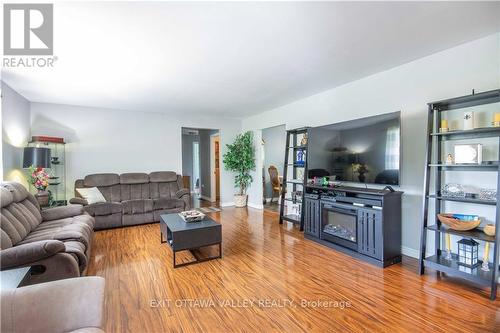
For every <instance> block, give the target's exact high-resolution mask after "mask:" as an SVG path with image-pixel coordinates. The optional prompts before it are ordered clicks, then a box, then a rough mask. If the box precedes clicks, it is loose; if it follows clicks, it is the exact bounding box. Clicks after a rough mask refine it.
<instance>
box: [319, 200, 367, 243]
mask: <svg viewBox="0 0 500 333" xmlns="http://www.w3.org/2000/svg"><path fill="white" fill-rule="evenodd" d="M321 214H322V215H321V217H322V219H321V220H322V228H321V239H323V240H326V241H329V242H332V243H335V244H337V245H341V246H344V247H347V248H350V249H352V250H357V249H358V241H357V235H358V211H357V209H355V208H353V206H352V205H346V204H341V203H335V202H330V201H329V200H321Z"/></svg>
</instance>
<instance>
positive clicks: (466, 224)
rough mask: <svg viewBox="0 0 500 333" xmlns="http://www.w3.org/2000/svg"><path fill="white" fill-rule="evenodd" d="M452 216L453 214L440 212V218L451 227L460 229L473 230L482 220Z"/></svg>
mask: <svg viewBox="0 0 500 333" xmlns="http://www.w3.org/2000/svg"><path fill="white" fill-rule="evenodd" d="M452 216H453V215H452V214H438V219H439V221H441V223H443V224H446V225H447V226H448V227H449V228H450V229H453V230H460V231H466V230H472V229H474V228H477V227H478V226H479V225H480V224H481V220H479V219H478V220H477V221H462V220H459V219H456V218H453V217H452Z"/></svg>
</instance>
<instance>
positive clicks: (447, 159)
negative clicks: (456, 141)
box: [446, 154, 455, 164]
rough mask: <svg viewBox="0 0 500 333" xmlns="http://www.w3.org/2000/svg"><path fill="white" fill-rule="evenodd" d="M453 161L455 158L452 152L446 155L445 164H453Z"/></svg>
mask: <svg viewBox="0 0 500 333" xmlns="http://www.w3.org/2000/svg"><path fill="white" fill-rule="evenodd" d="M453 163H455V159H454V158H453V155H452V154H448V155H446V164H453Z"/></svg>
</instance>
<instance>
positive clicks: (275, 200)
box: [266, 198, 281, 205]
mask: <svg viewBox="0 0 500 333" xmlns="http://www.w3.org/2000/svg"><path fill="white" fill-rule="evenodd" d="M273 200H274V201H273V202H275V203H277V204H278V205H279V204H280V203H281V200H280V199H279V198H278V199H276V198H273ZM270 202H271V198H266V203H270Z"/></svg>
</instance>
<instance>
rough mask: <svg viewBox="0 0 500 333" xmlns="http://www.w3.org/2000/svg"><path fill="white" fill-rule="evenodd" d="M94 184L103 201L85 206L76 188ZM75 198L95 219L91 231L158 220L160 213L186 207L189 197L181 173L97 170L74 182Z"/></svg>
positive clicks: (177, 210)
mask: <svg viewBox="0 0 500 333" xmlns="http://www.w3.org/2000/svg"><path fill="white" fill-rule="evenodd" d="M89 187H97V188H98V189H99V191H100V192H101V193H102V195H103V196H104V198H105V199H106V202H102V203H94V204H91V205H89V204H88V203H87V202H86V201H85V200H84V199H83V198H82V197H81V195H80V194H79V193H78V191H77V190H76V189H78V188H89ZM75 196H76V197H75V198H73V199H71V200H70V203H73V204H81V205H83V206H84V209H85V211H86V212H87V213H88V214H90V215H91V216H93V217H94V218H95V230H100V229H109V228H116V227H122V226H130V225H137V224H145V223H152V222H159V221H160V215H161V214H167V213H176V212H181V211H184V210H188V209H189V208H190V206H191V196H190V193H189V190H188V189H184V188H183V184H182V176H181V175H177V174H176V173H175V172H172V171H159V172H152V173H150V174H146V173H124V174H121V175H118V174H114V173H100V174H92V175H87V176H85V178H84V179H78V180H76V181H75Z"/></svg>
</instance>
